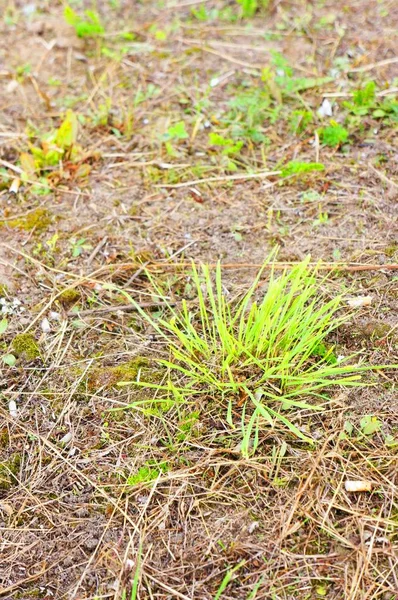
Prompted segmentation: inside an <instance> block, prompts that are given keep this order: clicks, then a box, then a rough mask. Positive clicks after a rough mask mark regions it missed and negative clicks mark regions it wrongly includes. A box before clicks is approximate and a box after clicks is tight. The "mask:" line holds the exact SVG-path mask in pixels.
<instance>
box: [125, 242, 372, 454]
mask: <svg viewBox="0 0 398 600" xmlns="http://www.w3.org/2000/svg"><path fill="white" fill-rule="evenodd" d="M274 256H275V254H274V253H273V254H271V255H270V256H269V257H268V259H267V261H266V262H265V265H264V267H263V269H261V270H260V272H259V273H258V275H257V277H256V278H255V280H254V282H253V284H252V286H251V287H250V289H249V291H248V292H247V293H246V294H245V295H244V296H243V298H242V299H241V300H239V301H238V302H236V303H230V302H228V301H227V299H226V297H225V295H224V287H223V283H222V277H221V267H220V265H219V264H218V266H217V269H216V273H215V281H214V282H213V278H212V276H211V272H210V269H209V267H208V266H206V265H202V266H201V267H200V271H198V269H197V268H196V266H195V265H193V266H192V282H193V285H194V288H195V290H196V294H197V300H196V301H195V302H194V303H193V304H192V305H189V304H188V302H186V301H185V300H183V301H182V305H181V309H180V310H176V309H175V308H173V307H172V306H171V305H168V308H169V311H170V314H171V316H170V317H169V318H168V319H158V320H156V319H155V318H153V317H152V316H151V315H150V314H148V313H146V312H145V311H144V310H143V309H142V308H141V307H140V306H139V305H138V304H136V303H135V302H134V300H133V299H132V298H130V297H129V296H128V294H125V295H126V296H127V297H128V298H130V300H131V301H132V302H133V303H134V304H135V306H136V309H137V311H138V312H140V314H141V315H142V316H143V317H144V318H145V319H146V320H147V321H148V322H149V323H150V324H151V326H152V327H153V328H154V329H155V331H156V332H157V333H158V334H159V335H160V336H161V338H162V339H163V340H164V341H165V342H166V343H167V345H168V348H169V352H170V355H171V358H170V359H164V360H163V359H160V363H161V364H162V365H163V366H165V367H167V368H168V369H169V371H170V379H169V381H168V382H167V383H166V384H165V385H157V384H150V383H145V382H139V383H138V384H137V383H136V384H135V385H140V386H143V387H152V388H154V389H157V390H158V391H161V390H163V391H164V392H166V394H167V393H168V394H169V395H170V396H171V397H174V398H177V397H178V398H179V399H181V398H182V399H184V398H187V397H189V396H190V395H191V396H195V395H198V394H199V395H203V396H205V397H212V398H213V399H214V400H215V401H216V402H218V403H219V404H220V405H221V406H224V407H226V419H227V422H228V424H229V425H230V426H231V427H232V428H236V426H237V423H236V415H237V411H238V410H239V409H240V413H241V417H240V425H239V427H240V431H241V440H242V441H241V449H242V453H243V454H244V455H246V456H247V455H249V453H250V451H251V450H250V448H251V447H252V450H253V451H254V450H255V449H256V447H257V446H258V442H259V432H260V430H261V428H263V427H264V426H266V427H275V426H276V424H278V423H279V425H280V426H285V427H286V428H287V429H288V430H289V431H290V432H291V433H292V434H294V435H295V436H296V437H297V438H300V439H301V440H304V441H306V442H311V441H312V440H311V438H310V437H309V435H307V432H304V431H303V430H302V429H301V428H300V427H299V425H296V424H295V423H294V422H293V420H294V413H291V414H292V416H291V417H290V418H289V415H288V414H286V412H288V411H293V409H301V408H304V409H306V410H316V411H321V410H322V406H321V405H314V404H312V403H311V401H310V400H311V399H314V398H315V399H318V400H319V399H322V400H327V395H326V394H325V393H324V392H325V389H326V388H328V387H329V386H331V385H361V384H360V371H362V370H364V369H366V367H359V366H358V365H356V364H346V365H343V364H342V363H339V364H336V363H334V362H333V361H332V360H331V356H332V352H333V351H332V350H331V351H330V352H329V351H326V352H325V353H323V352H322V351H320V349H322V347H323V346H322V345H323V344H325V340H326V338H327V336H328V335H329V334H330V333H331V332H332V331H333V330H335V329H336V328H337V327H339V326H340V325H341V324H342V323H343V322H345V321H346V320H347V319H349V318H350V315H349V314H347V313H344V314H342V315H341V316H339V315H338V311H339V308H340V306H341V302H342V299H341V297H339V296H337V297H335V298H333V299H332V300H327V299H326V298H325V296H324V294H323V293H322V284H323V282H324V280H320V281H318V280H317V271H316V269H311V268H309V258H307V259H306V260H304V261H303V262H302V263H300V264H298V265H296V266H294V267H293V268H292V269H290V270H286V271H285V272H283V273H282V274H281V275H279V276H277V275H276V274H275V272H274V271H273V269H272V267H271V264H270V263H271V261H272V259H273V257H274ZM267 267H269V268H271V272H270V276H269V281H268V284H267V288H266V291H265V292H263V294H262V297H260V298H259V299H258V300H257V299H256V290H257V288H258V286H259V283H260V277H261V275H262V273H263V272H264V269H266V268H267ZM147 275H148V277H149V279H150V280H151V281H152V284H153V286H154V289H155V291H156V293H157V295H158V296H160V297H162V298H163V299H164V302H165V303H166V304H167V303H168V301H167V298H166V297H165V295H164V293H163V292H162V290H161V289H160V288H159V286H157V285H156V283H155V282H154V281H153V279H152V278H151V275H150V274H149V273H148V274H147ZM346 360H348V359H346ZM130 385H131V383H130Z"/></svg>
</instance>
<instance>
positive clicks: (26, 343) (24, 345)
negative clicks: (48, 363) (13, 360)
mask: <svg viewBox="0 0 398 600" xmlns="http://www.w3.org/2000/svg"><path fill="white" fill-rule="evenodd" d="M12 349H13V351H14V353H15V354H16V356H18V357H21V358H25V359H26V360H34V359H35V358H38V357H39V356H40V348H39V346H38V345H37V342H36V340H35V338H34V337H33V335H31V334H30V333H20V334H18V335H16V336H15V338H14V339H13V340H12Z"/></svg>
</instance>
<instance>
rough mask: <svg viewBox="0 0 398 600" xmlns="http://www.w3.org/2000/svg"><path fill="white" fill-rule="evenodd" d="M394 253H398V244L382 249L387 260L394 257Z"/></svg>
mask: <svg viewBox="0 0 398 600" xmlns="http://www.w3.org/2000/svg"><path fill="white" fill-rule="evenodd" d="M396 252H398V244H391V246H387V248H384V254H385V255H386V256H388V257H389V258H392V257H393V256H395V253H396Z"/></svg>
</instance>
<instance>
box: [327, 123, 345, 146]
mask: <svg viewBox="0 0 398 600" xmlns="http://www.w3.org/2000/svg"><path fill="white" fill-rule="evenodd" d="M320 137H321V140H322V142H323V143H324V144H326V146H332V147H333V146H340V145H341V144H344V143H345V142H346V141H347V140H348V131H347V129H346V128H345V127H343V126H342V125H340V124H339V123H336V122H335V121H331V123H330V125H329V126H328V127H324V128H323V129H321V130H320Z"/></svg>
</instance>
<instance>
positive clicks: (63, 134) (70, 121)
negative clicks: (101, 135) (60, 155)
mask: <svg viewBox="0 0 398 600" xmlns="http://www.w3.org/2000/svg"><path fill="white" fill-rule="evenodd" d="M78 126H79V122H78V120H77V116H76V114H75V113H74V112H73V110H70V109H69V110H67V112H66V117H65V119H64V121H63V122H62V123H61V125H60V128H59V129H58V131H57V135H56V137H55V143H56V145H57V146H59V147H60V148H62V149H65V148H70V147H71V146H73V144H75V143H76V139H77V131H78Z"/></svg>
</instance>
